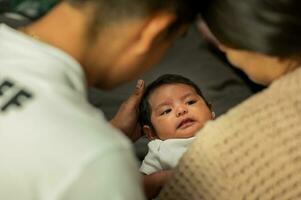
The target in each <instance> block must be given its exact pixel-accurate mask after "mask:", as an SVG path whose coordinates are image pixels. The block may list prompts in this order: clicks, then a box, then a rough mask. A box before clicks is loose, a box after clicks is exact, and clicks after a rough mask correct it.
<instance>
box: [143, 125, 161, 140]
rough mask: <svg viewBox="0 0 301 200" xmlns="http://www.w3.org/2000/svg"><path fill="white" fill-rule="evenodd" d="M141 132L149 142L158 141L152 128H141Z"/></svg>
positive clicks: (146, 126) (145, 126)
mask: <svg viewBox="0 0 301 200" xmlns="http://www.w3.org/2000/svg"><path fill="white" fill-rule="evenodd" d="M143 132H144V134H145V135H146V137H147V138H148V139H149V140H154V139H158V136H157V134H156V133H155V131H154V130H153V128H151V127H150V126H148V125H144V126H143Z"/></svg>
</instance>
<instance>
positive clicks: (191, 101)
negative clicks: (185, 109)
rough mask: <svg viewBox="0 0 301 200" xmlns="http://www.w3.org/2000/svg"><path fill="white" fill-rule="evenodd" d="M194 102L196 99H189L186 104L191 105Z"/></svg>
mask: <svg viewBox="0 0 301 200" xmlns="http://www.w3.org/2000/svg"><path fill="white" fill-rule="evenodd" d="M196 102H197V101H196V100H190V101H187V104H188V105H192V104H195V103H196Z"/></svg>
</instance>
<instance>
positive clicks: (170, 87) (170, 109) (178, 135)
mask: <svg viewBox="0 0 301 200" xmlns="http://www.w3.org/2000/svg"><path fill="white" fill-rule="evenodd" d="M139 111H140V115H139V120H140V124H141V127H142V129H143V132H144V133H145V134H146V136H147V137H148V139H149V140H150V142H149V143H148V148H149V151H148V154H147V155H146V157H145V159H144V160H143V163H142V166H141V168H140V171H141V172H142V173H143V174H145V175H150V174H153V173H154V172H158V171H162V170H169V169H172V168H174V167H175V166H176V165H177V163H178V161H179V159H180V158H181V156H182V155H183V153H184V152H185V151H186V148H187V146H188V145H189V144H190V143H191V142H192V140H193V139H194V135H195V134H196V132H197V131H198V130H199V129H201V128H202V127H203V126H204V124H205V123H206V122H207V121H209V120H211V119H213V118H214V113H213V112H211V108H210V105H209V103H208V102H207V101H206V100H205V98H204V97H203V94H202V92H201V90H200V89H199V87H198V86H197V85H196V84H195V83H193V82H192V81H191V80H189V79H188V78H185V77H183V76H180V75H173V74H166V75H163V76H160V77H159V78H158V79H157V80H155V81H154V82H152V83H151V84H150V85H148V87H147V88H146V90H145V93H144V95H143V97H142V100H141V102H140V106H139Z"/></svg>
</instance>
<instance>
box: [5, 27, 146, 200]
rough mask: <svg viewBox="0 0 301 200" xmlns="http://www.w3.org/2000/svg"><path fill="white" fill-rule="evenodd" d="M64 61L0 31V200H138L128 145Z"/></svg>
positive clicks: (78, 71) (70, 62) (77, 70)
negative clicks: (93, 104) (95, 105)
mask: <svg viewBox="0 0 301 200" xmlns="http://www.w3.org/2000/svg"><path fill="white" fill-rule="evenodd" d="M86 96H87V94H86V86H85V79H84V74H83V71H82V68H81V67H80V65H79V64H78V63H77V62H76V61H75V60H74V59H73V58H71V57H70V56H69V55H67V54H66V53H64V52H62V51H60V50H59V49H56V48H54V47H51V46H49V45H47V44H44V43H42V42H39V41H37V40H35V39H32V38H30V37H28V36H26V35H24V34H22V33H20V32H17V31H15V30H13V29H11V28H9V27H7V26H6V25H0V199H3V200H20V199H22V200H32V199H40V200H58V199H60V200H69V199H70V200H79V199H81V200H94V199H95V200H96V199H97V200H101V199H104V200H111V199H113V200H123V199H127V200H140V199H144V196H143V193H142V189H141V181H140V176H139V171H138V167H137V163H136V160H135V158H134V155H133V151H132V147H131V144H130V142H129V140H128V139H127V138H126V137H125V136H124V135H123V134H122V133H120V132H119V131H118V130H116V129H114V128H113V127H112V126H110V124H108V123H107V122H106V120H105V118H104V117H103V115H102V113H100V112H99V111H98V110H96V109H95V108H93V107H92V106H91V105H90V104H89V103H88V102H87V97H86Z"/></svg>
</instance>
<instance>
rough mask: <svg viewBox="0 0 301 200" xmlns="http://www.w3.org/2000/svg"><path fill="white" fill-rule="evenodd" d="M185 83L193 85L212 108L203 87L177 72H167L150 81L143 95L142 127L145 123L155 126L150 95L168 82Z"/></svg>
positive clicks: (140, 119)
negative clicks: (152, 120)
mask: <svg viewBox="0 0 301 200" xmlns="http://www.w3.org/2000/svg"><path fill="white" fill-rule="evenodd" d="M177 83H180V84H185V85H189V86H191V87H192V88H193V89H194V90H195V91H196V93H197V94H198V95H199V96H200V97H202V98H203V99H204V101H205V103H206V104H207V106H208V107H209V108H210V109H211V105H210V104H209V103H208V101H207V100H206V99H205V98H204V95H203V93H202V91H201V89H200V88H199V87H198V86H197V85H196V84H195V83H194V82H192V81H191V80H190V79H188V78H186V77H184V76H181V75H177V74H165V75H162V76H160V77H159V78H157V79H156V80H155V81H153V82H152V83H150V84H149V85H148V86H147V87H146V89H145V92H144V94H143V96H142V99H141V101H140V104H139V123H140V125H141V127H143V126H144V125H148V126H150V127H151V128H152V129H153V128H154V127H153V125H152V123H151V109H150V104H149V97H150V95H151V94H152V93H153V92H154V91H155V90H156V89H157V88H158V87H160V86H162V85H167V84H177Z"/></svg>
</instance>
